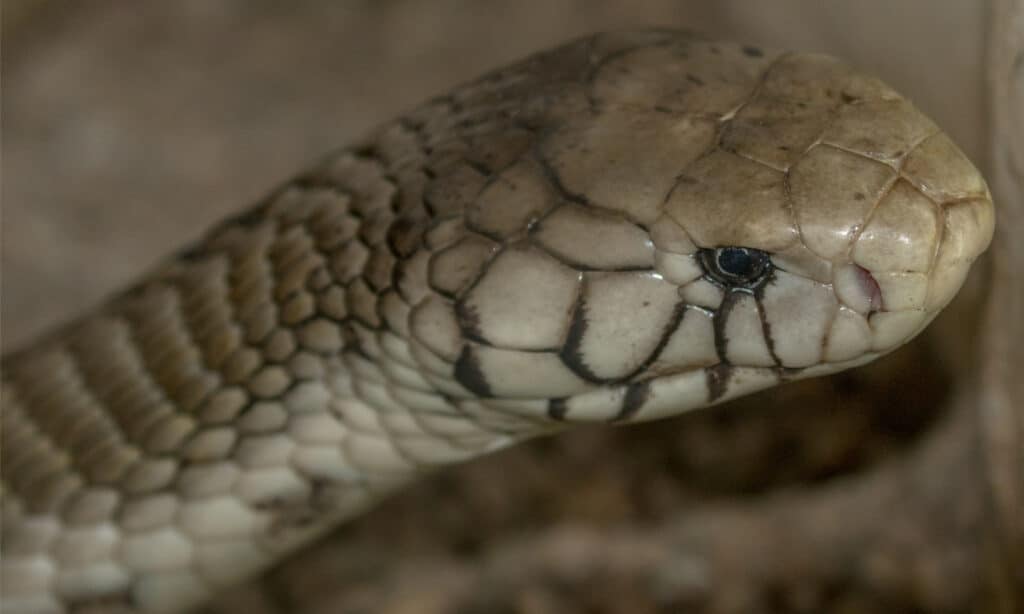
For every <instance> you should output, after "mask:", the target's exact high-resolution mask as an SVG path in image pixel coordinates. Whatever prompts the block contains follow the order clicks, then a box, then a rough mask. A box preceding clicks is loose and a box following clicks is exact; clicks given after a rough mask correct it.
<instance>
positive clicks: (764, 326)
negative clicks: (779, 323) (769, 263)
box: [754, 271, 782, 366]
mask: <svg viewBox="0 0 1024 614" xmlns="http://www.w3.org/2000/svg"><path fill="white" fill-rule="evenodd" d="M773 281H775V272H774V271H772V272H770V273H768V278H767V279H766V280H765V283H763V284H761V285H760V286H758V287H757V288H755V289H754V304H756V305H757V318H758V319H759V320H760V321H761V331H762V332H763V333H764V343H765V345H766V346H767V347H768V354H769V355H770V356H771V357H772V361H773V362H774V363H775V364H776V365H778V366H782V361H781V360H779V356H778V354H776V353H775V338H774V337H772V325H771V323H770V322H769V321H768V316H767V315H766V314H765V312H764V307H762V305H761V300H762V299H764V289H765V288H766V287H767V286H769V285H770V284H771V283H772V282H773Z"/></svg>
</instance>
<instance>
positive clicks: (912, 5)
mask: <svg viewBox="0 0 1024 614" xmlns="http://www.w3.org/2000/svg"><path fill="white" fill-rule="evenodd" d="M698 4H699V3H697V2H683V3H678V2H668V1H656V0H649V1H647V2H640V3H613V2H553V3H548V2H536V3H532V2H511V1H508V2H505V1H500V0H492V1H488V2H474V3H467V2H456V1H454V0H453V1H450V2H449V1H446V2H434V3H425V2H411V1H410V2H397V1H394V2H391V1H389V2H349V3H320V2H305V3H303V2H299V3H291V4H290V5H289V6H290V7H291V8H289V9H287V10H286V9H282V8H280V7H281V6H283V5H280V4H278V3H271V2H227V1H225V2H205V1H198V0H196V1H187V2H179V3H160V2H149V3H141V4H139V5H138V8H137V10H135V11H126V10H123V9H124V5H122V4H120V3H113V2H92V3H80V4H77V5H75V6H74V7H73V8H70V9H69V8H67V7H66V6H61V7H60V8H59V9H58V8H57V5H56V3H50V2H47V1H45V0H38V1H35V2H31V1H25V0H22V1H21V2H8V3H5V6H4V10H5V15H4V17H5V19H4V34H3V38H4V55H3V72H4V78H5V83H4V85H5V88H4V90H5V91H4V100H3V124H4V131H3V176H4V181H3V280H2V284H3V285H2V292H3V302H2V317H3V345H4V347H5V348H11V347H14V346H16V345H18V344H20V343H23V342H25V341H26V340H28V339H29V338H30V337H31V335H32V334H33V332H34V331H38V330H40V329H41V328H42V327H43V326H46V325H47V324H50V323H53V322H57V321H60V320H61V319H63V318H66V317H68V316H69V315H71V314H73V313H74V312H76V311H78V310H79V309H80V308H81V307H82V306H83V305H86V304H91V303H93V302H95V301H96V300H98V299H99V298H100V297H101V296H102V295H103V294H105V293H106V292H108V291H110V289H112V288H113V287H116V286H118V285H120V284H122V283H124V282H125V281H126V280H127V279H129V278H130V277H131V276H132V275H133V274H135V273H137V272H138V271H139V270H141V269H143V268H146V267H148V266H151V264H152V263H153V262H155V261H156V260H157V259H159V257H160V256H161V255H162V254H164V253H166V252H167V251H169V250H170V249H172V248H173V247H175V246H177V245H178V244H180V243H181V242H182V240H183V239H186V238H189V237H193V236H195V235H197V234H198V233H199V231H200V230H201V229H202V228H203V227H204V226H206V225H208V224H209V223H210V222H212V221H214V220H216V219H217V218H219V217H221V216H222V215H224V214H225V213H227V212H230V211H232V210H234V209H237V208H238V207H239V206H240V205H242V204H245V203H247V202H249V201H251V200H252V199H254V198H256V197H258V196H260V195H261V194H262V193H263V192H264V191H265V190H266V189H267V188H268V187H269V186H271V185H273V184H275V183H277V182H278V181H280V180H282V179H284V178H285V177H287V176H288V175H289V174H290V173H291V172H293V171H295V170H297V169H299V168H302V167H303V166H305V165H306V164H307V163H308V161H310V160H312V159H315V158H316V157H318V156H319V155H320V154H322V153H323V152H324V151H327V150H329V149H331V148H333V147H335V146H337V145H339V144H341V143H344V142H346V141H347V140H349V139H351V138H352V137H354V136H355V135H357V134H359V133H361V132H362V131H364V130H365V129H366V128H367V127H369V126H370V125H372V124H374V123H376V122H379V121H382V120H384V119H387V118H388V117H391V116H393V115H394V114H396V113H398V112H401V111H402V110H404V109H407V108H409V107H410V106H412V105H413V104H414V103H415V102H416V101H418V100H420V99H422V98H424V97H426V96H428V95H431V94H434V93H438V92H441V91H444V90H446V89H447V88H449V87H450V86H451V85H453V84H455V83H457V82H459V81H461V80H464V79H466V78H469V77H472V76H473V75H475V74H477V73H479V72H480V71H482V70H484V69H486V68H488V67H491V66H493V65H497V64H500V63H503V62H506V61H508V60H511V59H513V58H515V57H517V56H520V55H522V54H524V53H526V52H528V51H530V50H533V49H536V48H539V47H543V46H545V45H548V44H551V43H554V42H556V41H558V40H561V39H563V38H566V37H568V36H572V35H575V34H579V33H583V32H586V31H590V30H595V29H604V28H609V27H621V26H625V25H629V24H651V23H663V24H668V25H674V26H687V27H694V28H696V29H702V30H706V31H710V32H712V33H715V34H719V35H725V36H729V37H732V38H740V39H745V40H749V41H751V42H755V43H760V44H765V45H769V46H782V47H797V48H806V49H818V50H823V51H828V52H830V53H835V54H837V55H842V56H845V57H847V58H849V59H851V60H852V61H854V62H855V63H857V64H859V65H860V66H862V67H864V68H867V69H869V70H871V71H873V72H876V73H878V74H880V75H881V76H882V77H883V78H884V79H886V80H887V81H889V82H890V83H892V84H894V85H895V86H896V87H897V88H898V89H900V90H901V91H903V92H905V93H906V94H908V95H909V96H910V97H911V98H912V99H913V100H915V102H917V103H918V104H919V106H921V107H922V108H923V109H924V110H925V111H926V112H927V113H928V114H929V115H931V116H932V117H933V118H934V119H935V120H936V121H937V123H939V124H940V125H942V126H943V127H944V128H945V129H946V130H947V132H949V133H950V134H951V135H952V136H953V138H954V139H955V140H957V141H958V142H959V143H960V144H961V146H962V147H963V148H964V150H965V151H966V152H967V153H968V155H971V156H972V157H974V158H975V160H978V161H983V160H984V156H983V152H984V148H985V146H986V143H985V139H984V136H983V135H984V132H983V130H982V126H983V124H984V121H983V114H982V106H981V102H982V100H981V96H982V91H983V88H982V84H981V80H982V74H981V73H980V71H979V69H978V67H979V66H980V64H981V59H980V57H981V47H980V44H981V33H982V32H983V27H982V16H981V15H980V12H979V11H975V10H972V8H971V7H970V6H969V5H970V4H971V3H949V4H950V6H948V7H947V10H944V11H939V10H932V7H933V6H934V3H930V2H924V1H923V0H922V1H920V2H907V3H901V4H900V5H898V7H896V8H892V7H890V6H889V3H885V2H881V1H880V0H879V1H877V2H867V3H858V8H857V11H856V12H855V14H851V15H847V14H843V13H842V12H839V11H837V10H836V9H833V10H832V11H831V12H829V11H827V10H826V9H823V8H820V7H819V4H818V3H814V2H804V3H799V2H784V3H772V8H771V9H768V8H760V9H755V8H753V7H752V6H751V5H750V4H749V3H742V2H724V3H716V5H715V8H709V6H707V3H704V4H705V6H704V7H703V10H696V9H694V8H688V5H694V6H696V5H698ZM926 6H927V7H929V10H925V9H924V7H926ZM882 7H887V8H885V9H884V10H882ZM795 9H799V10H795ZM875 9H877V10H875ZM976 13H977V14H976ZM908 24H912V26H913V28H912V29H908ZM909 32H913V33H914V34H913V35H911V34H908V33H909ZM935 67H939V68H938V69H936V68H935ZM979 283H980V282H979ZM970 313H971V309H970V304H966V303H965V304H963V305H961V307H960V308H959V311H958V312H954V314H953V316H952V317H949V318H946V321H945V330H948V331H952V332H961V333H964V332H966V333H968V334H969V332H970V327H969V326H967V324H968V323H969V321H970V319H969V317H968V316H969V315H970ZM952 332H950V334H948V335H945V336H943V337H942V338H940V339H938V340H935V341H932V342H931V344H930V345H929V342H927V341H925V342H923V343H917V344H915V345H914V346H912V348H908V350H909V351H906V352H901V353H900V354H898V355H897V356H894V357H893V358H891V359H889V360H887V361H885V362H883V363H882V364H880V365H878V366H876V367H874V368H873V369H871V370H869V371H864V372H856V373H852V374H848V375H844V376H841V377H839V378H835V379H831V380H826V381H821V382H810V383H808V384H807V385H805V386H802V387H796V386H794V387H789V388H786V389H784V390H782V391H781V392H780V393H778V394H774V395H770V396H759V397H755V398H754V399H752V400H750V401H747V402H745V403H742V404H736V405H732V406H730V407H729V408H726V409H724V410H723V411H721V412H716V413H714V414H712V413H707V414H697V415H692V416H688V417H685V418H683V419H681V420H677V421H673V422H668V423H662V424H657V425H648V426H643V427H639V428H631V429H623V430H617V431H610V430H591V431H586V432H580V433H577V434H575V435H574V436H571V437H560V438H557V439H554V440H547V441H538V442H536V443H535V444H533V445H531V446H528V447H525V448H522V449H517V450H511V451H508V452H506V453H502V454H501V455H499V456H496V457H492V458H489V459H485V460H484V461H483V462H480V463H474V464H472V465H470V466H467V467H465V468H462V469H460V470H458V471H452V472H446V473H445V474H443V475H440V476H438V477H437V478H436V479H434V480H431V481H429V482H426V483H424V484H423V485H421V486H419V487H417V488H415V489H413V490H412V491H409V492H408V493H405V494H403V495H401V496H399V497H397V498H396V499H395V500H393V501H391V502H389V503H388V504H386V505H385V506H383V507H382V508H381V509H380V510H379V511H378V513H376V514H373V515H371V516H369V517H367V518H365V519H364V520H361V521H360V522H357V523H355V524H354V525H352V526H350V527H347V528H346V529H344V530H343V531H341V532H340V533H339V534H337V535H336V536H334V537H333V538H332V539H331V540H329V542H328V543H325V544H323V545H321V546H319V547H317V548H315V549H314V550H312V551H310V552H308V553H305V554H304V555H301V556H300V557H299V560H297V561H295V562H293V563H292V564H290V565H286V566H285V567H284V568H283V569H281V570H279V571H277V572H275V573H273V574H271V576H270V578H269V579H268V580H267V581H265V582H264V583H263V584H262V585H260V586H256V587H248V588H245V589H243V590H240V591H238V592H236V593H234V594H232V595H230V596H227V598H226V599H225V600H224V602H223V603H222V604H220V605H219V606H217V607H218V608H219V611H224V612H248V614H256V613H258V612H271V611H280V612H285V611H299V608H302V611H312V612H328V611H330V612H337V611H344V612H366V611H387V612H447V611H456V610H458V611H471V612H477V611H479V612H484V611H488V612H491V611H508V612H531V613H532V612H537V613H543V612H566V611H580V612H584V611H586V612H645V611H677V610H678V609H679V608H680V607H681V606H684V605H688V606H693V607H694V608H695V611H708V612H734V611H735V612H739V611H755V610H760V611H780V612H783V611H785V612H788V611H793V612H802V611H822V610H823V609H825V608H827V609H828V610H830V611H842V612H862V611H879V610H882V611H930V612H953V611H959V610H960V609H961V607H965V606H966V604H968V603H971V602H972V598H973V596H974V594H975V592H976V591H977V590H979V589H978V586H977V583H976V582H974V581H973V580H970V581H961V582H949V581H948V579H949V578H973V577H974V575H976V574H974V571H975V570H976V568H977V566H978V565H979V557H980V554H979V553H978V552H977V551H975V550H972V549H967V550H966V551H965V550H964V549H963V548H961V547H959V545H960V544H962V543H964V542H965V541H966V542H967V543H971V542H972V541H975V542H980V539H976V538H975V536H976V535H980V532H981V528H980V527H979V518H980V512H979V510H978V509H976V507H972V505H971V504H970V500H969V498H967V499H968V500H967V503H963V502H962V501H961V498H962V495H963V493H960V496H958V499H957V500H956V501H957V505H953V501H951V500H950V498H949V497H950V495H949V493H948V492H945V491H943V488H942V486H943V484H944V483H946V482H953V481H955V479H956V477H957V475H958V474H957V473H956V472H957V471H958V470H960V471H962V469H958V467H959V465H956V464H953V465H951V466H949V467H946V468H943V467H941V466H940V467H934V466H933V467H932V468H931V469H930V470H929V471H930V472H929V473H928V474H927V475H925V476H924V477H922V478H921V479H913V478H912V476H915V475H916V474H915V473H914V471H915V470H916V469H915V467H917V464H915V463H916V461H915V459H917V458H924V457H927V456H928V454H930V450H932V449H933V448H935V447H936V446H939V447H941V446H943V445H946V444H947V443H948V442H946V441H945V440H944V439H943V437H944V436H945V433H946V431H947V430H948V429H946V428H945V427H943V426H942V425H943V424H945V423H946V421H944V420H943V414H942V412H940V411H938V408H939V407H940V406H941V405H942V399H943V397H944V395H945V393H946V392H947V388H946V386H945V385H943V384H942V382H945V381H948V379H949V378H948V377H946V376H945V375H944V372H947V371H946V370H948V369H949V368H951V366H953V365H962V364H965V363H968V362H969V358H970V354H969V353H968V352H966V351H963V350H960V351H958V352H957V353H956V354H955V355H954V357H953V358H951V359H950V360H948V361H945V362H944V363H943V364H935V361H933V360H930V357H931V356H933V355H934V354H935V353H936V352H938V351H940V350H943V351H945V350H947V349H948V348H949V347H957V343H958V341H957V340H956V337H955V336H953V334H952ZM879 382H882V383H879ZM934 424H940V426H939V427H938V428H934V429H933V428H930V425H934ZM922 433H924V435H922ZM947 448H948V446H947ZM954 449H958V448H955V447H954ZM957 454H960V455H961V456H957ZM969 454H970V450H964V451H961V452H954V453H950V454H949V455H948V456H949V458H953V459H956V458H961V457H964V455H969ZM943 458H945V457H943ZM903 465H906V466H907V467H908V468H907V469H906V475H907V476H908V477H907V478H906V484H902V487H901V488H897V487H893V486H890V485H886V486H881V485H878V484H876V483H875V482H873V481H872V478H871V473H872V472H873V471H875V470H876V469H878V468H879V467H882V468H886V467H896V468H897V469H898V470H899V471H903V469H901V467H902V466H903ZM946 470H948V471H946ZM861 474H865V475H866V477H864V478H861V477H859V476H861ZM897 485H900V483H899V482H897ZM873 488H875V489H879V492H880V493H881V494H879V495H878V496H871V497H861V498H855V497H856V495H857V493H863V492H871V489H873ZM819 492H824V493H826V494H827V495H829V496H831V495H832V493H838V494H837V495H836V496H838V497H839V498H838V499H836V497H832V498H828V499H827V503H822V504H821V505H820V506H819V507H817V508H815V507H813V506H814V505H815V503H814V502H815V501H817V500H818V499H816V497H817V496H818V493H819ZM846 492H849V493H851V494H850V495H849V497H851V498H852V499H850V501H851V502H850V503H849V504H848V505H844V504H842V502H843V501H845V499H843V498H842V497H844V496H847V495H846V494H845V493H846ZM822 500H823V501H825V500H826V499H822ZM864 500H866V501H873V502H875V503H873V505H872V506H869V507H864V506H863V505H862V502H863V501H864ZM836 501H839V502H840V503H836ZM950 507H956V508H957V509H958V510H959V509H960V508H963V509H962V511H958V512H957V513H956V514H949V513H944V512H945V511H946V510H948V509H949V508H950ZM794 509H801V510H804V512H805V513H804V514H803V515H801V516H799V517H798V516H796V515H793V514H792V513H791V512H792V510H794ZM906 510H912V512H907V511H906ZM940 512H943V513H940ZM846 514H849V516H846ZM887 515H892V517H893V518H894V522H893V523H889V524H887V525H885V526H886V528H885V529H884V530H882V529H878V528H877V525H878V523H874V524H873V523H872V522H870V519H871V518H879V517H885V516H887ZM865 518H867V520H865ZM890 525H891V526H890ZM766 528H768V529H778V530H779V533H778V534H777V535H774V536H773V537H771V538H770V539H769V538H766V536H765V531H766ZM795 529H799V531H796V530H795ZM785 530H788V531H793V534H792V535H791V534H789V533H785V532H784V531H785ZM844 531H845V533H843V532H844ZM840 533H843V535H844V537H843V538H842V539H840V538H837V537H835V535H838V534H840ZM816 540H817V541H819V542H822V543H824V542H829V540H833V541H836V540H838V543H841V544H845V547H846V548H848V551H841V552H837V553H835V556H832V557H830V558H827V559H815V558H813V553H814V552H815V550H814V543H815V541H816ZM865 543H877V545H876V546H875V547H872V548H869V550H871V551H872V554H871V556H865V555H864V554H863V549H864V544H865ZM954 546H957V547H954ZM801 557H804V558H801ZM725 586H728V587H729V588H730V590H728V591H724V590H722V587H725ZM588 593H589V594H590V596H589V597H587V596H584V595H586V594H588Z"/></svg>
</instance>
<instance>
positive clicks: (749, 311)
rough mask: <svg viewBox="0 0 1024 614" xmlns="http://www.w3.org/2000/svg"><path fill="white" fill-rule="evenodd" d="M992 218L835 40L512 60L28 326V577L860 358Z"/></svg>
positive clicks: (21, 509) (123, 588)
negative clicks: (91, 302)
mask: <svg viewBox="0 0 1024 614" xmlns="http://www.w3.org/2000/svg"><path fill="white" fill-rule="evenodd" d="M993 223H994V208H993V205H992V202H991V197H990V195H989V192H988V189H987V187H986V185H985V182H984V180H983V179H982V177H981V176H980V175H979V173H978V172H977V171H976V170H975V168H974V167H973V166H972V165H971V163H970V162H969V161H968V160H967V159H966V157H965V156H964V155H963V154H962V153H961V152H960V151H959V150H958V149H957V147H956V146H955V145H954V144H953V143H952V142H951V141H950V139H949V138H948V137H947V136H946V135H945V134H943V133H942V132H941V131H940V130H939V129H938V128H937V127H936V126H935V125H934V124H933V123H932V122H931V121H930V120H928V119H927V118H926V117H924V116H923V115H922V114H921V113H920V112H918V111H917V110H916V109H915V108H914V107H913V106H912V105H911V104H910V103H909V102H908V101H907V100H906V99H904V98H903V97H901V96H900V95H899V94H897V93H896V92H894V91H893V90H892V89H890V88H889V87H888V86H886V85H885V84H883V83H882V82H880V81H879V80H877V79H875V78H872V77H870V76H866V75H864V74H862V73H860V72H858V71H857V70H855V69H853V68H851V67H849V66H847V65H845V64H843V63H841V62H839V61H837V60H834V59H831V58H828V57H825V56H819V55H811V54H802V53H789V52H781V51H775V50H768V49H761V48H756V47H751V46H745V45H740V44H734V43H728V42H722V41H716V40H711V39H706V38H703V37H700V36H697V35H693V34H689V33H683V32H673V31H661V30H646V31H637V32H620V33H612V34H598V35H594V36H590V37H587V38H584V39H581V40H576V41H572V42H570V43H567V44H565V45H563V46H561V47H558V48H556V49H553V50H550V51H547V52H543V53H540V54H538V55H535V56H533V57H530V58H528V59H526V60H523V61H521V62H519V63H516V64H513V65H511V66H509V67H506V68H502V69H499V70H497V71H495V72H492V73H490V74H488V75H485V76H484V77H482V78H480V79H478V80H476V81H474V82H472V83H469V84H466V85H464V86H462V87H459V88H457V89H455V90H454V91H452V92H451V93H450V94H448V95H446V96H442V97H439V98H436V99H434V100H431V101H428V102H427V103H425V104H423V105H421V106H419V107H418V108H416V109H415V110H413V111H412V112H411V113H409V114H408V115H406V116H404V117H402V118H400V119H398V120H396V121H393V122H390V123H388V124H386V125H384V126H382V127H380V128H378V129H377V130H375V131H373V132H372V133H371V134H370V135H369V136H368V137H367V138H366V139H364V140H363V141H362V142H360V143H358V144H356V145H354V146H352V147H349V148H346V149H343V150H341V151H339V152H337V153H334V154H332V155H330V156H328V157H327V158H326V159H324V160H323V161H322V162H321V163H320V164H318V165H316V166H315V167H314V168H312V169H310V170H308V171H307V172H304V173H302V174H301V175H299V176H298V177H296V178H295V179H294V180H292V181H289V182H287V183H286V184H284V185H283V186H281V187H279V188H278V189H276V190H274V191H273V192H272V193H271V194H270V195H269V196H267V197H266V198H265V199H264V200H263V201H262V202H260V203H258V204H257V205H256V206H255V207H254V208H252V209H250V210H249V211H247V212H245V213H243V214H241V215H239V216H237V217H235V218H232V219H229V220H226V221H225V222H223V223H222V224H220V225H219V226H217V227H216V228H214V229H212V230H211V231H210V232H209V233H208V234H207V236H206V237H205V238H204V239H202V240H201V241H200V242H198V243H197V244H195V245H193V246H191V247H189V248H187V249H185V250H184V251H182V252H181V253H179V254H178V255H177V256H175V257H173V258H171V259H170V260H168V261H167V262H166V264H164V265H162V266H161V267H159V268H158V269H157V270H155V271H153V272H152V273H151V274H149V275H147V276H146V277H144V278H143V279H141V280H140V281H139V282H138V283H136V284H135V285H134V286H132V287H131V288H129V289H128V290H126V291H125V292H122V293H121V294H119V295H117V296H114V297H112V298H111V299H110V300H109V301H108V302H106V303H105V304H104V305H102V306H101V307H99V308H98V309H96V310H95V311H93V312H91V313H88V314H86V315H84V316H83V317H82V318H80V319H78V320H76V321H75V322H74V323H72V324H70V325H68V326H66V327H64V328H61V329H58V330H54V331H53V332H52V333H50V334H49V335H47V336H45V337H43V338H41V339H39V340H38V341H37V342H36V343H34V344H31V345H30V346H29V347H27V348H25V349H23V350H21V351H17V352H15V353H12V354H10V355H8V356H5V357H4V362H3V412H2V420H3V424H2V426H3V430H2V438H3V439H2V454H3V457H2V479H3V561H2V565H3V597H2V600H3V601H2V603H3V611H4V612H10V613H15V612H19V613H20V612H28V613H42V612H72V611H77V610H78V609H79V608H82V607H84V606H88V605H93V604H105V605H111V604H114V605H119V606H121V607H122V609H125V610H129V611H137V612H179V611H183V610H186V609H188V608H190V607H192V606H195V605H197V604H199V603H201V602H202V601H204V600H205V599H207V598H209V597H210V596H211V595H213V594H215V593H216V592H218V591H219V590H221V589H222V588H223V587H225V586H228V585H231V584H234V583H236V582H239V581H240V580H242V579H244V578H247V577H250V576H252V575H254V574H256V573H258V572H259V571H261V570H263V569H265V568H267V567H268V566H270V565H271V564H273V563H274V562H275V561H277V560H279V559H280V558H281V557H282V556H284V555H285V554H287V553H288V552H291V551H293V550H294V549H296V548H298V547H299V546H301V545H303V544H306V543H308V542H310V541H312V540H314V539H315V538H316V537H317V536H319V535H321V534H323V533H324V532H326V531H327V530H329V529H330V528H332V527H334V526H336V525H337V524H338V523H340V522H342V521H344V520H345V519H346V518H351V517H353V516H355V515H357V514H360V513H361V512H363V511H365V510H367V509H368V508H369V507H371V506H372V505H373V504H374V503H375V502H376V501H378V500H379V499H380V498H381V497H382V496H384V495H385V494H387V493H389V492H391V491H393V490H394V489H396V488H398V487H401V486H402V485H404V484H407V483H409V482H410V481H412V480H414V479H416V477H417V476H420V475H422V474H423V473H425V472H427V471H430V470H432V469H435V468H438V467H442V466H444V465H448V464H451V463H455V462H461V461H465V460H468V459H471V458H474V457H477V456H480V455H482V454H486V453H488V452H491V451H494V450H497V449H500V448H503V447H505V446H509V445H512V444H514V443H516V442H519V441H522V440H524V439H527V438H531V437H535V436H538V435H542V434H549V433H554V432H557V431H560V430H563V429H566V428H570V427H571V426H572V425H573V424H576V423H584V422H587V423H590V422H607V423H625V422H635V421H641V420H652V419H655V418H660V417H663V416H669V415H674V414H678V413H680V412H684V411H689V410H692V409H697V408H703V407H708V406H712V405H715V404H717V403H721V402H723V401H726V400H728V399H731V398H734V397H737V396H739V395H743V394H747V393H749V392H752V391H755V390H760V389H764V388H767V387H771V386H775V385H778V384H781V383H784V382H786V381H789V380H793V379H798V378H805V377H812V376H818V375H824V374H828V373H833V372H836V371H839V370H842V369H847V368H850V367H855V366H857V365H861V364H863V363H866V362H868V361H870V360H872V359H874V358H876V357H878V356H880V355H882V354H884V353H886V352H888V351H891V350H893V349H895V348H896V347H898V346H900V345H901V344H903V343H905V342H906V341H907V340H909V339H911V338H912V337H914V336H915V335H916V334H917V333H918V332H920V331H921V330H922V329H923V328H924V327H925V326H926V325H927V324H928V323H929V322H930V321H931V320H932V319H933V318H934V317H935V315H936V314H937V313H938V312H939V311H940V310H941V309H942V308H943V307H944V306H945V305H946V304H947V303H948V302H949V301H950V300H951V299H952V298H953V296H954V295H955V294H956V292H957V290H958V289H959V287H960V285H961V284H962V282H963V280H964V278H965V276H966V275H967V273H968V271H969V269H970V267H971V264H972V262H973V261H974V260H975V259H976V258H977V257H978V256H979V255H980V254H981V253H982V252H983V251H984V250H985V249H986V247H987V246H988V244H989V241H990V239H991V235H992V231H993Z"/></svg>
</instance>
